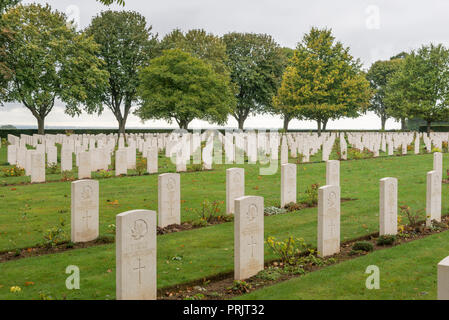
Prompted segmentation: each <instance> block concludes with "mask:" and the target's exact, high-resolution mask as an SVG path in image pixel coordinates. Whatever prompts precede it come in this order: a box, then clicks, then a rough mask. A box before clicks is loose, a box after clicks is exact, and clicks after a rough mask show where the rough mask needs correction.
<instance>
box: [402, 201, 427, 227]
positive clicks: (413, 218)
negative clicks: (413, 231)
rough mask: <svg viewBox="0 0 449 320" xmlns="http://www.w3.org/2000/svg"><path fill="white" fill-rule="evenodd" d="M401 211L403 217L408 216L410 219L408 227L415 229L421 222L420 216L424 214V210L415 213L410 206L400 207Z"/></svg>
mask: <svg viewBox="0 0 449 320" xmlns="http://www.w3.org/2000/svg"><path fill="white" fill-rule="evenodd" d="M399 209H400V210H401V216H406V217H407V219H408V225H409V226H410V227H415V226H417V224H418V220H419V214H420V213H421V212H422V210H418V211H416V212H415V213H413V211H412V209H411V208H410V207H409V206H406V205H404V206H399Z"/></svg>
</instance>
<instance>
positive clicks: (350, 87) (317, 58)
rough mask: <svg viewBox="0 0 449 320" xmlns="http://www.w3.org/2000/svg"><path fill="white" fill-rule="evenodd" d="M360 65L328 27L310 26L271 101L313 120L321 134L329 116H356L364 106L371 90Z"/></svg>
mask: <svg viewBox="0 0 449 320" xmlns="http://www.w3.org/2000/svg"><path fill="white" fill-rule="evenodd" d="M360 68H361V66H360V62H359V61H358V60H354V59H353V57H352V56H351V55H350V54H349V48H344V47H343V45H342V44H341V43H340V42H335V38H334V37H333V36H332V31H331V30H328V29H323V30H320V29H317V28H312V29H311V31H310V32H309V33H308V34H306V35H305V36H304V38H303V40H302V42H300V43H299V44H298V46H297V49H296V51H295V54H294V56H293V58H292V65H291V66H289V67H287V69H286V71H285V73H284V76H283V80H282V84H281V87H280V88H279V91H278V94H277V96H276V98H275V99H274V101H275V104H276V105H278V106H286V107H288V108H290V109H291V110H295V111H296V112H298V113H299V114H300V115H301V116H302V117H304V118H306V119H310V120H315V121H316V122H317V124H318V133H319V134H321V124H323V123H324V124H326V123H327V121H328V120H329V119H339V118H341V117H357V116H358V115H359V111H361V110H364V109H365V108H366V107H367V106H368V104H369V100H370V98H371V89H370V87H369V82H368V81H367V80H366V78H365V75H364V73H363V72H362V71H361V70H360Z"/></svg>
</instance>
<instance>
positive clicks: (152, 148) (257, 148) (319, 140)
mask: <svg viewBox="0 0 449 320" xmlns="http://www.w3.org/2000/svg"><path fill="white" fill-rule="evenodd" d="M337 137H338V138H339V139H338V140H339V141H340V156H341V158H342V159H347V143H346V138H347V139H348V141H349V143H350V144H351V145H352V146H353V147H355V148H358V149H360V150H364V149H367V150H370V151H372V152H373V153H374V156H378V155H379V150H381V151H383V152H388V155H393V153H394V150H395V149H398V148H399V147H402V153H403V154H406V153H407V152H408V151H407V147H408V145H410V144H411V143H412V142H414V143H415V154H417V153H419V152H420V141H421V139H422V140H423V141H424V143H425V146H426V149H427V151H428V152H430V151H431V150H430V148H431V146H432V144H433V145H434V147H436V148H439V149H441V148H442V144H443V142H446V143H447V142H448V140H449V139H448V134H446V133H432V134H431V135H430V137H427V135H425V134H419V133H416V134H415V133H357V132H350V133H346V134H345V133H340V134H335V133H324V134H322V135H321V136H318V135H317V134H308V133H307V134H306V133H288V134H284V135H281V134H279V133H277V132H270V133H266V132H265V133H260V132H259V133H256V132H249V133H228V132H227V133H226V134H225V135H223V134H221V133H219V132H218V131H216V132H212V133H210V132H209V133H208V132H205V133H203V134H199V133H193V134H191V133H185V134H179V133H172V134H155V135H142V136H139V135H128V136H127V142H128V147H125V142H124V138H123V137H120V138H118V137H117V136H116V135H98V136H93V135H73V136H69V137H68V136H65V135H44V136H41V135H33V136H27V135H21V137H20V138H18V137H15V136H13V135H9V136H8V140H9V141H10V145H9V146H8V162H9V163H10V164H13V165H14V164H15V165H17V166H19V167H22V168H27V156H26V154H27V153H28V152H30V153H31V152H32V151H27V147H26V146H27V145H29V146H32V147H35V148H36V151H37V152H41V153H42V152H43V153H46V154H47V163H48V164H49V165H52V164H55V163H56V162H57V148H56V146H55V143H61V144H62V149H61V171H70V170H72V156H73V153H74V154H75V156H76V164H77V165H78V166H79V167H81V168H80V169H79V170H80V171H81V176H80V177H79V178H80V179H83V178H87V177H89V176H90V172H92V171H97V170H100V169H104V170H107V169H108V166H109V165H110V164H111V157H112V155H113V154H114V151H115V146H116V144H117V141H118V149H119V150H117V151H116V168H118V170H117V172H116V174H117V175H122V174H126V171H127V170H128V169H134V168H135V166H136V149H137V150H139V151H140V152H141V153H142V154H143V157H144V158H147V159H148V165H147V166H148V167H147V171H148V172H149V173H155V172H157V153H158V152H160V151H162V150H164V149H165V156H166V157H170V158H172V159H173V160H174V162H175V161H176V170H177V171H178V172H183V171H185V170H186V164H187V163H189V161H190V159H191V158H193V163H195V164H201V163H202V164H203V166H204V168H205V169H211V167H212V163H217V164H220V163H222V157H223V152H222V151H223V150H224V156H225V163H227V164H232V163H243V157H244V155H245V154H246V155H247V156H248V163H256V162H257V161H260V162H261V163H266V162H267V161H269V160H270V159H271V160H277V159H278V152H279V147H280V154H281V164H286V163H288V157H289V150H290V155H291V157H297V156H298V154H301V155H302V161H303V162H309V161H310V156H312V155H314V154H316V153H317V152H318V151H319V150H322V160H323V161H327V160H329V156H330V153H331V151H332V149H333V146H334V145H335V141H336V140H337ZM202 141H206V144H205V146H204V148H203V150H202V151H201V142H202ZM280 142H281V143H280ZM387 146H388V147H387ZM125 150H126V151H125ZM85 152H88V154H85ZM267 155H269V157H267ZM29 157H30V156H29ZM28 162H30V161H28ZM27 171H29V170H27ZM27 173H28V172H27Z"/></svg>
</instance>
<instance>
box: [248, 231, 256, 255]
mask: <svg viewBox="0 0 449 320" xmlns="http://www.w3.org/2000/svg"><path fill="white" fill-rule="evenodd" d="M256 245H257V242H256V240H255V239H254V236H251V240H250V242H249V243H248V246H249V247H251V258H254V248H255V247H256Z"/></svg>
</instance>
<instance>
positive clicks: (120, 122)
mask: <svg viewBox="0 0 449 320" xmlns="http://www.w3.org/2000/svg"><path fill="white" fill-rule="evenodd" d="M117 121H118V138H119V139H120V136H121V135H123V139H124V141H125V143H126V135H125V127H126V120H125V119H119V120H117ZM117 141H118V140H117Z"/></svg>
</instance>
